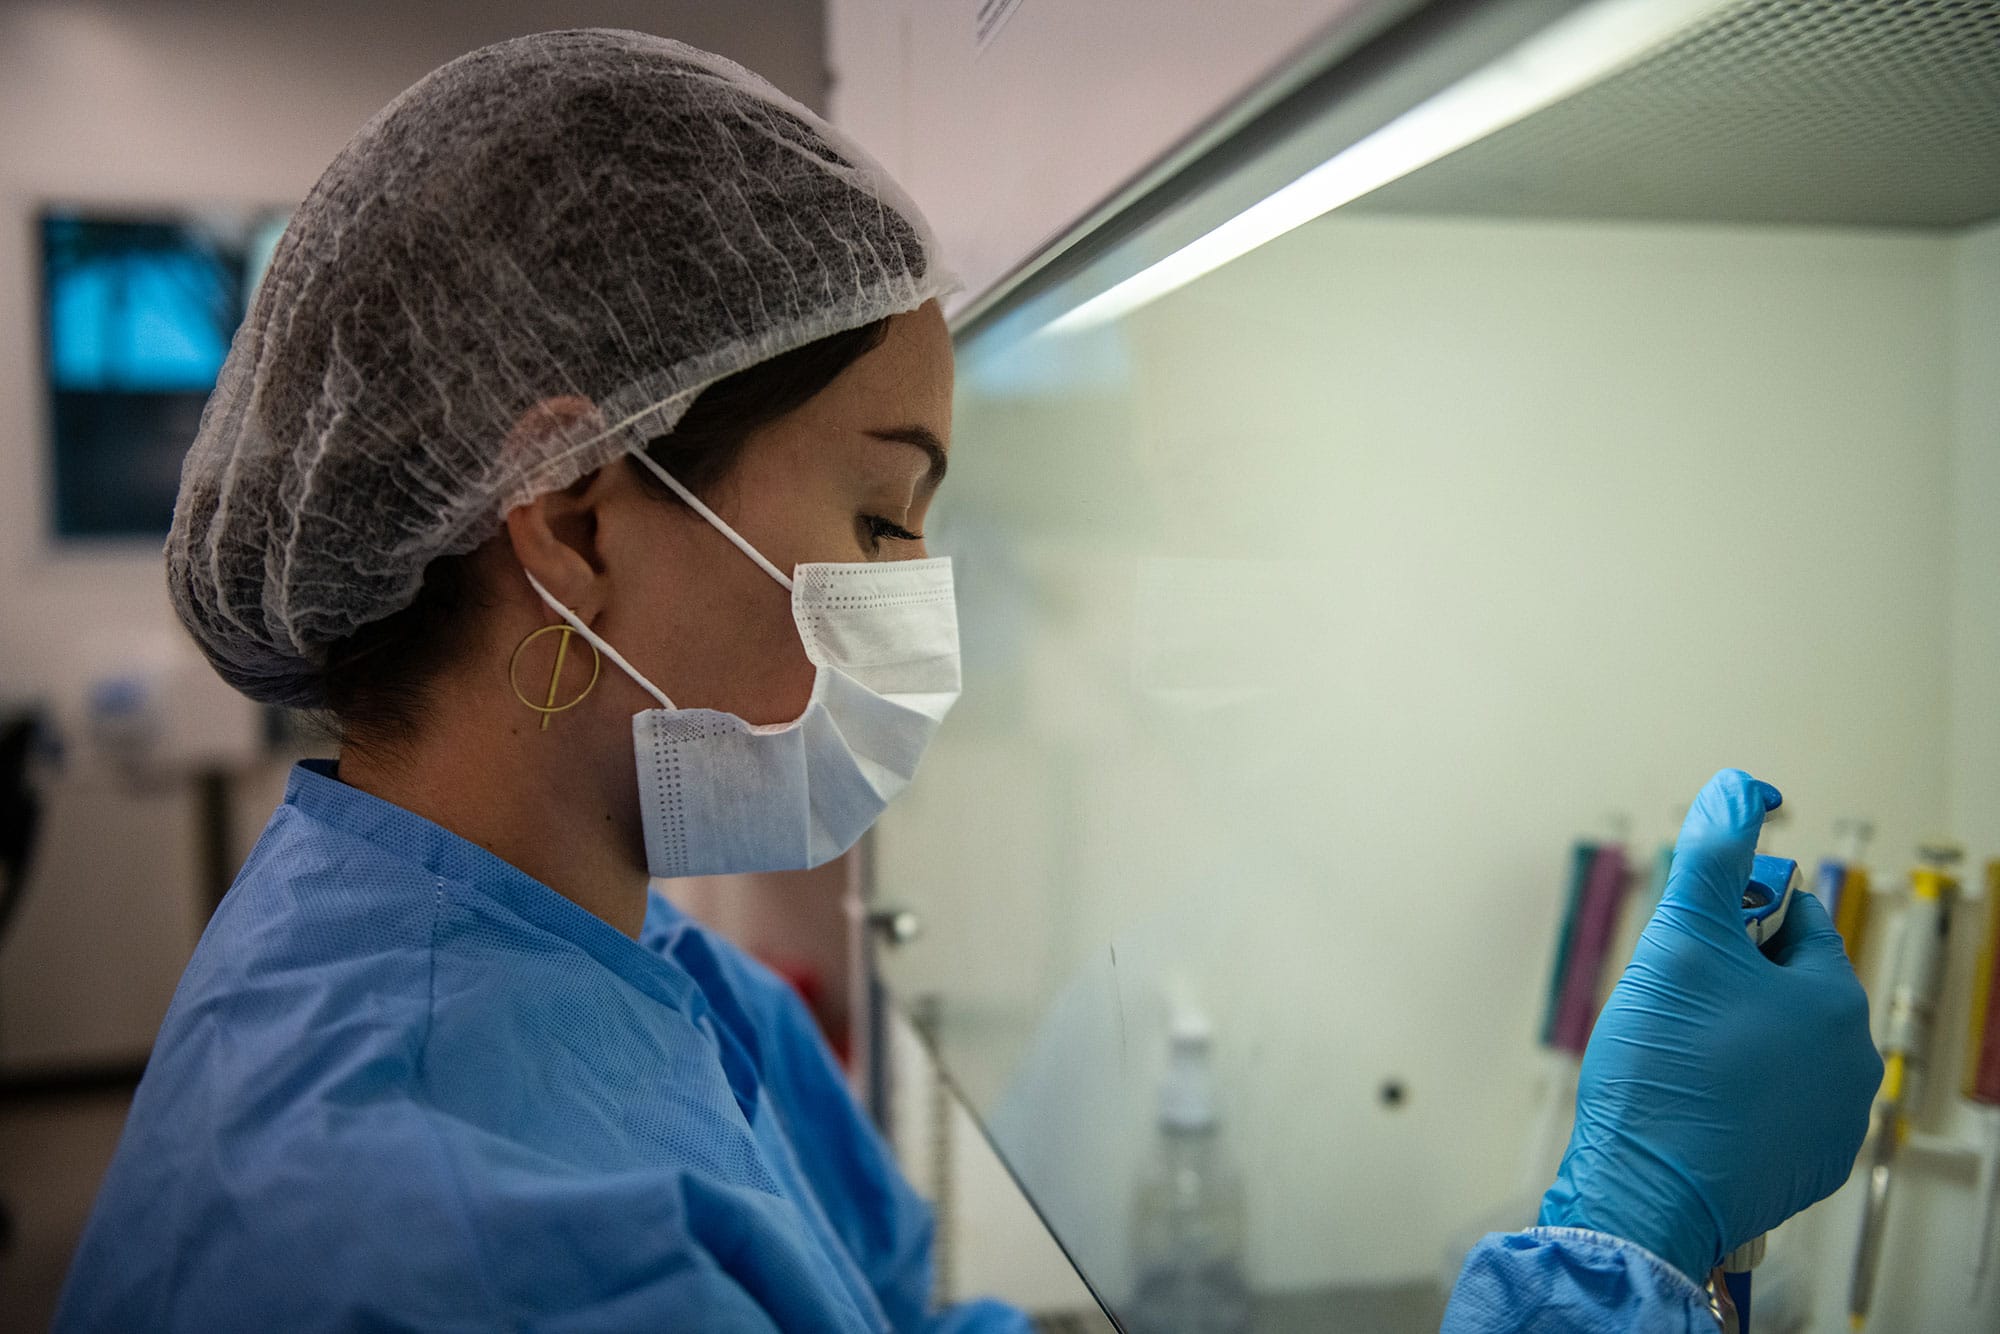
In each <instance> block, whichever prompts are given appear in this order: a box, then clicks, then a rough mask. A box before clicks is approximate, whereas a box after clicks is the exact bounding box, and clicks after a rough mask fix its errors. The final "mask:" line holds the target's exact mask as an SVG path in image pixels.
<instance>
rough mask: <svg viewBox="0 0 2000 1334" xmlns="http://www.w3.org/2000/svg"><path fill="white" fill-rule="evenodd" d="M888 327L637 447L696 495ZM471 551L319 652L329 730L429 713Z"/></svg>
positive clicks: (851, 333) (703, 409) (790, 358)
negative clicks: (411, 596)
mask: <svg viewBox="0 0 2000 1334" xmlns="http://www.w3.org/2000/svg"><path fill="white" fill-rule="evenodd" d="M888 329H889V321H888V320H887V319H881V320H876V321H875V322H874V323H872V324H864V325H862V326H861V327H860V328H858V329H848V330H844V331H842V332H840V333H837V334H833V335H831V336H830V337H826V338H822V339H819V340H818V341H817V342H812V343H807V344H806V345H805V346H804V347H801V348H796V349H794V350H793V351H790V352H785V353H781V354H780V355H778V356H775V357H772V358H771V359H770V360H768V361H763V362H759V363H758V364H757V365H755V366H752V367H750V368H749V369H748V370H742V371H738V372H737V373H736V374H734V375H731V376H728V377H727V378H725V379H722V380H718V381H716V382H715V383H714V384H712V385H710V386H709V387H708V388H706V389H704V390H702V392H701V393H700V395H698V396H697V397H696V398H695V400H694V402H693V403H691V404H689V405H688V409H687V411H686V412H685V413H684V414H683V415H682V416H681V419H680V420H679V421H678V422H677V423H675V425H674V429H673V430H672V431H670V432H668V433H667V434H666V435H662V436H656V437H654V438H653V439H652V440H651V441H649V442H647V445H646V452H647V453H648V454H650V455H651V456H652V457H653V459H654V460H655V461H656V462H658V463H659V464H660V465H661V466H662V467H664V468H666V469H667V471H669V472H671V473H672V474H673V475H674V477H675V478H676V479H677V480H678V481H680V482H681V483H682V485H684V486H686V487H687V488H688V489H689V490H691V491H693V492H694V493H695V494H696V495H702V496H705V495H706V493H707V492H708V491H710V490H711V489H712V488H713V487H714V486H715V485H716V484H717V483H719V482H721V481H722V480H723V479H724V478H725V477H727V476H728V475H729V471H730V469H731V468H733V467H734V466H735V464H736V459H737V456H738V455H739V454H741V453H742V450H743V445H744V443H745V442H746V441H747V440H748V439H749V438H750V437H751V436H752V435H753V434H755V433H756V432H757V431H758V430H760V429H762V428H763V427H766V426H768V425H770V424H771V423H772V422H774V421H776V420H778V418H780V417H783V416H784V415H785V414H787V413H789V412H792V411H793V410H795V409H797V408H798V407H800V406H802V405H803V404H804V403H805V402H806V400H807V399H810V398H812V397H813V396H814V395H815V394H817V393H819V392H820V391H821V390H822V389H825V388H826V387H827V386H828V385H829V384H832V383H833V381H834V380H835V379H836V378H838V377H839V375H840V373H841V372H842V371H844V370H846V369H847V368H848V367H849V366H852V365H853V364H854V363H855V362H857V361H859V360H860V359H861V358H862V357H863V356H865V355H867V354H868V353H869V352H871V351H873V350H874V349H875V348H876V347H878V346H880V345H881V342H882V340H883V338H885V337H886V336H887V334H888ZM624 462H625V464H626V466H627V467H630V468H631V469H633V471H634V473H635V475H637V476H638V477H639V478H641V479H642V480H643V482H644V484H645V485H646V486H647V487H648V488H649V489H650V490H651V491H652V492H653V493H654V494H656V495H658V496H659V497H660V498H662V499H664V500H666V501H669V502H671V503H673V504H676V505H679V504H682V503H683V502H682V501H681V499H680V498H679V497H678V496H676V495H674V493H673V492H671V491H669V490H668V489H667V488H666V487H665V486H663V485H661V483H660V481H659V479H658V478H656V477H654V476H653V475H652V473H650V472H648V471H647V470H646V469H644V468H642V467H640V466H639V465H638V463H636V462H635V461H633V460H631V459H626V460H625V461H624ZM476 554H477V553H474V552H468V553H466V554H465V555H460V556H440V557H438V558H437V559H436V560H434V561H432V562H431V563H430V564H429V565H428V566H426V567H425V568H424V582H423V586H422V587H421V588H419V589H418V590H417V596H416V599H415V600H414V601H413V602H411V603H410V605H409V606H407V607H405V608H403V609H402V610H401V611H398V612H394V613H391V614H390V615H388V616H385V617H383V618H382V619H381V620H379V621H374V622H372V623H370V624H368V625H364V626H362V627H361V628H360V629H359V630H356V631H355V632H354V633H353V634H351V635H349V636H348V637H347V638H345V639H343V640H340V641H339V642H338V643H336V644H334V645H333V647H332V648H330V649H329V650H328V651H327V659H326V666H325V668H324V669H322V670H323V675H322V681H323V683H324V689H325V696H326V709H325V711H324V718H325V721H326V723H327V730H328V731H329V732H330V733H331V734H332V736H333V737H334V738H336V739H341V740H345V741H347V742H348V743H350V744H354V743H362V744H367V745H371V746H377V747H386V746H394V745H395V744H396V743H398V742H399V741H402V740H404V739H406V738H407V737H408V736H409V735H410V734H411V733H412V732H414V731H416V730H417V729H418V728H419V727H420V726H421V725H422V724H423V723H424V721H425V720H426V719H427V718H428V717H429V714H430V706H431V703H432V699H431V686H432V683H433V682H434V681H435V680H436V678H437V675H438V673H439V672H440V671H442V670H443V669H444V668H445V667H446V666H447V665H448V664H449V663H450V662H451V661H452V660H453V658H455V657H456V656H457V654H458V653H459V652H461V651H462V650H463V648H464V641H465V638H466V628H467V626H468V625H469V623H470V620H471V616H472V613H474V612H476V611H479V610H482V609H483V608H485V607H486V606H487V605H489V604H488V603H487V601H486V598H485V590H484V589H483V588H482V587H481V585H480V580H479V577H478V574H477V571H476V570H475V568H474V565H473V558H474V556H475V555H476Z"/></svg>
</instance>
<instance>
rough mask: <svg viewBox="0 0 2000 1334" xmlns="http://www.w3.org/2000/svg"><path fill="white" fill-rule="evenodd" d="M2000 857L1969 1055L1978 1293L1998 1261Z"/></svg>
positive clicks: (1976, 981) (1989, 880) (1989, 868)
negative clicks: (1978, 1130)
mask: <svg viewBox="0 0 2000 1334" xmlns="http://www.w3.org/2000/svg"><path fill="white" fill-rule="evenodd" d="M1996 970H2000V861H1990V862H1988V863H1986V930H1985V932H1984V934H1983V936H1982V938H1981V940H1980V946H1979V962H1978V965H1977V967H1976V968H1975V970H1974V973H1973V978H1972V1023H1971V1025H1970V1034H1969V1046H1968V1049H1967V1051H1966V1058H1965V1087H1964V1089H1963V1090H1961V1091H1962V1092H1963V1093H1964V1094H1965V1096H1966V1098H1967V1099H1969V1100H1970V1101H1972V1102H1973V1103H1975V1104H1980V1105H1981V1110H1982V1112H1983V1115H1982V1117H1981V1119H1982V1120H1984V1121H1985V1122H1986V1144H1985V1146H1984V1152H1983V1153H1982V1154H1981V1155H1980V1161H1979V1186H1978V1190H1979V1206H1978V1207H1979V1226H1978V1227H1977V1228H1976V1229H1975V1230H1974V1234H1973V1235H1974V1241H1975V1245H1976V1249H1975V1250H1974V1251H1973V1260H1972V1290H1973V1294H1974V1296H1975V1297H1977V1296H1978V1294H1980V1293H1981V1292H1984V1291H1985V1288H1986V1274H1987V1271H1988V1270H1989V1269H1990V1268H1991V1267H1992V1264H1993V1219H1994V1215H1995V1214H1996V1213H2000V972H1996Z"/></svg>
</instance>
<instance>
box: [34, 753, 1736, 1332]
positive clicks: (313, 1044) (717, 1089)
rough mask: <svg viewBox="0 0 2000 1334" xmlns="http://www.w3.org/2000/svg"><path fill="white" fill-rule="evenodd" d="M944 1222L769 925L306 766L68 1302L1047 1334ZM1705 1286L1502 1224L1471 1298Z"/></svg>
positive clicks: (288, 1318) (1472, 1309)
mask: <svg viewBox="0 0 2000 1334" xmlns="http://www.w3.org/2000/svg"><path fill="white" fill-rule="evenodd" d="M931 1227H932V1225H931V1218H930V1214H929V1212H928V1210H927V1209H926V1208H925V1206H924V1204H923V1202H922V1201H921V1200H920V1199H918V1198H917V1196H916V1195H915V1194H914V1192H912V1191H911V1189H910V1188H909V1186H908V1185H907V1184H906V1183H905V1182H904V1180H903V1178H902V1176H901V1174H900V1173H899V1172H898V1171H897V1170H896V1166H895V1163H894V1160H893V1159H892V1157H891V1156H890V1154H889V1153H888V1151H887V1149H886V1147H885V1146H884V1145H883V1143H882V1141H881V1139H880V1138H879V1137H878V1136H877V1134H876V1133H875V1131H874V1129H873V1127H872V1126H870V1125H869V1123H868V1122H867V1120H866V1119H865V1118H864V1117H863V1116H862V1115H861V1114H860V1112H859V1109H858V1108H857V1107H856V1106H855V1104H854V1101H853V1099H852V1098H851V1097H850V1096H849V1095H848V1092H847V1089H846V1086H845V1084H844V1083H843V1082H842V1079H841V1076H840V1074H839V1071H838V1070H837V1069H836V1068H835V1066H834V1065H833V1063H832V1061H831V1059H830V1058H829V1056H828V1053H827V1051H826V1048H825V1046H824V1044H823V1043H822V1042H821V1041H820V1039H819V1037H818V1034H817V1032H816V1031H815V1029H814V1028H813V1025H812V1020H811V1018H810V1016H809V1015H808V1014H807V1013H806V1011H805V1009H804V1007H803V1006H802V1005H801V1004H800V1003H799V1002H798V1000H797V999H796V998H795V997H794V996H793V995H792V994H791V992H790V991H789V990H788V989H787V988H786V987H785V986H784V985H783V984H782V983H781V982H779V981H778V980H777V979H776V978H775V977H773V976H772V975H771V974H769V973H768V972H766V971H764V970H763V969H762V968H760V967H759V966H758V965H757V964H755V963H754V962H752V961H751V960H750V959H748V958H747V957H746V956H744V955H743V954H742V953H741V952H740V951H738V950H736V949H735V948H733V947H732V946H730V945H729V944H728V943H727V942H725V941H723V940H721V939H719V938H717V937H715V936H713V935H711V934H710V933H708V932H707V931H705V930H703V929H702V928H701V927H699V926H697V925H695V924H694V923H692V922H690V921H688V919H686V918H685V917H683V916H681V915H680V914H679V913H677V912H676V911H675V910H674V909H673V908H672V907H670V906H669V905H668V904H667V903H666V902H665V901H664V900H662V899H660V898H658V897H657V896H655V897H654V898H653V899H652V900H651V901H650V903H649V905H648V911H647V918H646V923H645V926H644V929H643V930H642V932H641V935H640V939H639V940H637V941H633V940H632V939H630V938H628V937H626V936H625V935H623V934H622V933H620V932H619V931H617V930H615V929H614V928H612V927H611V926H609V925H607V924H606V923H605V922H603V921H601V920H600V919H598V918H597V917H595V916H593V915H591V914H590V913H588V912H585V911H584V910H583V909H581V908H578V907H577V906H575V905H574V904H572V903H570V902H569V901H568V900H567V899H564V898H563V897H561V896H560V895H558V894H556V893H555V892H554V891H552V890H550V889H548V888H547V887H546V886H544V885H542V884H540V883H538V882H536V881H534V880H532V879H530V878H529V877H528V876H526V875H524V874H522V873H521V872H520V871H518V870H516V869H514V868H513V867H512V866H509V865H508V864H507V863H505V862H503V861H501V860H499V859H498V858H496V857H494V856H492V855H491V854H489V853H487V852H485V851H483V850H482V849H480V848H478V847H475V846H474V845H472V844H471V843H468V842H466V841H465V840H463V839H461V838H459V837H457V836H456V835H453V834H451V833H449V832H447V831H445V830H444V829H441V828H439V827H438V826H436V825H434V824H431V823H430V822H429V821H427V820H424V819H422V818H420V817H418V816H415V815H412V814H411V813H409V812H407V811H404V810H401V809H399V808H397V807H395V806H392V805H390V804H388V803H386V802H383V801H380V800H378V799H376V798H374V797H370V796H368V795H367V794H365V793H362V792H360V791H358V790H356V789H354V788H350V787H347V786H345V785H343V784H342V783H341V782H340V781H339V780H338V779H337V778H336V777H335V776H334V774H333V771H332V770H331V768H329V767H327V766H323V765H317V764H306V765H302V766H300V767H299V768H298V769H296V770H295V771H294V772H293V774H292V777H291V781H290V783H289V785H288V787H287V790H286V794H285V801H284V804H283V805H281V806H280V807H279V808H278V810H277V812H276V813H275V814H274V815H273V816H272V818H271V823H270V825H269V827H268V828H267V829H266V830H265V831H264V835H263V837H262V839H260V840H259V842H258V844H257V847H256V850H255V851H254V852H253V853H252V854H251V856H250V859H249V861H248V862H247V863H246V864H245V866H244V868H243V871H242V873H241V875H240V876H239V877H238V879H237V882H236V885H235V886H234V887H233V888H232V889H231V891H230V893H229V895H228V896H227V898H225V899H224V901H223V903H222V906H221V907H220V908H219V909H218V910H217V912H216V914H215V917H214V919H213V920H212V921H211V922H210V924H209V927H208V930H207V931H206V933H205V934H204V935H203V937H202V941H201V945H200V947H199V948H198V949H197V950H196V951H195V956H194V959H193V961H192V962H191V963H190V964H189V966H188V970H187V973H186V975H185V976H184V977H183V978H182V980H181V985H180V988H179V990H178V991H177V992H176V993H175V996H174V1001H173V1004H172V1006H171V1007H170V1008H169V1010H168V1012H167V1018H166V1021H165V1024H164V1025H163V1026H162V1028H161V1030H160V1034H159V1038H158V1041H157V1042H156V1044H155V1046H154V1051H153V1058H152V1061H151V1063H150V1064H149V1065H148V1067H147V1070H146V1076H145V1078H144V1080H142V1081H141V1083H140V1086H139V1090H138V1094H137V1096H136V1097H135V1098H134V1100H133V1104H132V1111H131V1115H130V1117H129V1119H128V1121H127V1124H126V1128H125V1133H124V1136H123V1138H122V1139H121V1140H120V1142H119V1145H118V1151H117V1154H116V1156H115V1157H114V1158H113V1161H112V1164H111V1168H110V1171H109V1172H108V1174H107V1176H106V1178H105V1182H104V1185H103V1188H102V1190H101V1192H100V1194H99V1197H98V1200H97V1205H96V1208H95V1210H94V1212H93V1213H92V1216H91V1220H90V1223H89V1226H88V1227H87V1229H86V1230H85V1233H84V1236H83V1240H82V1243H81V1245H80V1246H79V1248H78V1252H77V1257H76V1261H75V1264H74V1266H73V1268H72V1269H71V1272H70V1276H69V1283H68V1286H67V1288H66V1289H65V1291H64V1294H63V1301H62V1306H61V1308H60V1310H59V1312H58V1314H57V1320H56V1324H57V1328H58V1329H62V1330H91V1331H100V1330H104V1331H109V1330H117V1331H126V1330H199V1331H204V1332H207V1331H216V1332H218V1334H220V1332H224V1331H235V1330H255V1331H260V1332H262V1331H271V1330H286V1331H312V1330H351V1329H364V1328H365V1329H420V1330H468V1331H469V1330H482V1331H484V1330H494V1329H535V1330H547V1331H587V1330H590V1331H594V1330H602V1331H628V1330H649V1331H651V1330H689V1331H694V1330H699V1331H704V1332H705V1334H707V1332H712V1334H736V1332H737V1331H773V1330H776V1331H784V1332H785V1334H793V1332H794V1331H797V1332H798V1334H820V1332H821V1331H825V1332H827V1334H832V1332H834V1331H840V1332H842V1334H846V1332H847V1331H862V1330H866V1331H881V1330H897V1331H905V1330H928V1331H940V1332H942V1331H954V1332H957V1331H963V1332H964V1334H989V1332H992V1331H1007V1334H1019V1332H1021V1331H1025V1330H1026V1329H1027V1328H1028V1324H1027V1321H1026V1319H1025V1318H1024V1317H1023V1316H1022V1315H1021V1314H1020V1313H1019V1312H1016V1311H1014V1310H1012V1309H1010V1308H1007V1307H1004V1306H1001V1305H998V1304H996V1303H991V1302H977V1303H971V1304H968V1305H964V1306H959V1307H954V1308H951V1309H948V1310H945V1311H941V1312H937V1311H933V1310H931V1308H930V1290H931ZM1697 1297H1698V1293H1696V1291H1695V1289H1694V1288H1693V1285H1692V1284H1690V1283H1688V1282H1687V1280H1686V1279H1684V1278H1681V1277H1680V1276H1679V1275H1678V1274H1674V1273H1673V1272H1672V1271H1671V1270H1668V1269H1667V1268H1666V1267H1665V1266H1664V1265H1662V1264H1660V1263H1659V1262H1658V1261H1654V1260H1652V1259H1651V1257H1649V1256H1647V1255H1646V1254H1645V1252H1643V1251H1639V1250H1638V1249H1637V1248H1636V1247H1630V1246H1627V1245H1625V1244H1624V1243H1621V1242H1616V1241H1613V1240H1612V1239H1609V1238H1603V1237H1596V1236H1593V1235H1592V1234H1587V1233H1561V1232H1541V1233H1529V1234H1523V1235H1521V1236H1511V1237H1492V1238H1488V1239H1487V1240H1486V1241H1485V1242H1483V1243H1481V1245H1480V1247H1479V1248H1478V1249H1477V1250H1475V1251H1474V1253H1473V1255H1472V1257H1471V1259H1470V1260H1468V1261H1467V1264H1466V1269H1465V1275H1464V1277H1463V1278H1462V1279H1461V1280H1460V1283H1459V1288H1458V1292H1457V1293H1456V1294H1455V1296H1454V1300H1453V1305H1452V1308H1451V1313H1450V1314H1449V1315H1448V1316H1447V1318H1446V1328H1447V1329H1448V1330H1450V1331H1451V1332H1452V1334H1488V1332H1489V1331H1490V1332H1493V1334H1497V1332H1498V1331H1502V1330H1509V1331H1511V1330H1521V1329H1530V1328H1532V1329H1537V1330H1551V1331H1574V1332H1575V1334H1584V1332H1585V1331H1596V1330H1609V1329H1647V1330H1651V1329H1662V1330H1666V1329H1672V1330H1676V1331H1678V1330H1682V1329H1698V1328H1704V1326H1703V1325H1699V1324H1696V1323H1694V1320H1695V1316H1696V1314H1697V1310H1698V1308H1697V1302H1696V1299H1697ZM1700 1319H1702V1320H1703V1321H1706V1319H1707V1317H1706V1315H1705V1313H1702V1314H1701V1315H1700ZM1705 1327H1706V1328H1711V1329H1712V1328H1713V1325H1712V1323H1710V1324H1708V1325H1706V1326H1705Z"/></svg>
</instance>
